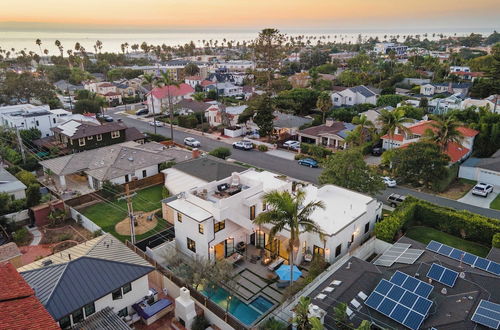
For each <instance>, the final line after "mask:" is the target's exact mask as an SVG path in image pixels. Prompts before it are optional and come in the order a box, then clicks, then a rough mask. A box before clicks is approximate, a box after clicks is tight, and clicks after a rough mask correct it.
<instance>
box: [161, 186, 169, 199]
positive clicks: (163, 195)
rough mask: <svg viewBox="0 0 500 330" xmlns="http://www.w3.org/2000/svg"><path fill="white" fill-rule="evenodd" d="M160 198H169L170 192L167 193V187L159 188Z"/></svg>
mask: <svg viewBox="0 0 500 330" xmlns="http://www.w3.org/2000/svg"><path fill="white" fill-rule="evenodd" d="M161 196H162V197H163V198H167V197H169V196H170V191H168V189H167V187H165V186H163V187H161Z"/></svg>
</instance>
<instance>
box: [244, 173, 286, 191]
mask: <svg viewBox="0 0 500 330" xmlns="http://www.w3.org/2000/svg"><path fill="white" fill-rule="evenodd" d="M240 176H242V177H244V178H247V179H250V180H255V181H259V182H262V188H263V190H264V192H269V191H272V190H280V189H282V188H283V187H285V186H286V185H288V184H289V183H288V182H287V181H284V180H281V179H278V177H279V175H278V174H276V173H272V172H268V171H262V172H258V171H256V170H253V169H251V170H248V171H245V172H243V173H241V174H240Z"/></svg>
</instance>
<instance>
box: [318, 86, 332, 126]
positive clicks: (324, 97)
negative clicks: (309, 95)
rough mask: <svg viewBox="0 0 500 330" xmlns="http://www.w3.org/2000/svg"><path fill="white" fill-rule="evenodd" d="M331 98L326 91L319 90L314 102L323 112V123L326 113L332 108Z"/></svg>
mask: <svg viewBox="0 0 500 330" xmlns="http://www.w3.org/2000/svg"><path fill="white" fill-rule="evenodd" d="M332 106H333V104H332V98H331V97H330V94H329V93H328V92H321V94H319V96H318V101H317V102H316V107H317V108H318V109H319V110H321V112H322V113H323V123H325V117H326V113H327V112H328V111H329V110H330V109H331V108H332Z"/></svg>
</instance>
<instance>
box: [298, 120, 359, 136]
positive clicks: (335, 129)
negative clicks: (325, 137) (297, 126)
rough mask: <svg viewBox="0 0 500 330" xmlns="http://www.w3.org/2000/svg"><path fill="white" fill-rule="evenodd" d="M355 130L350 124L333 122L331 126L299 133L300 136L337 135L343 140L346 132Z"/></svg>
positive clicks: (317, 127) (311, 128)
mask: <svg viewBox="0 0 500 330" xmlns="http://www.w3.org/2000/svg"><path fill="white" fill-rule="evenodd" d="M354 128H356V125H353V124H351V123H344V122H342V121H335V122H333V124H332V125H330V126H328V125H325V124H323V125H319V126H313V127H309V128H306V129H303V130H301V131H299V133H301V134H306V135H313V136H320V135H322V134H337V135H339V136H341V137H343V138H345V137H346V136H347V134H348V132H350V131H352V130H353V129H354Z"/></svg>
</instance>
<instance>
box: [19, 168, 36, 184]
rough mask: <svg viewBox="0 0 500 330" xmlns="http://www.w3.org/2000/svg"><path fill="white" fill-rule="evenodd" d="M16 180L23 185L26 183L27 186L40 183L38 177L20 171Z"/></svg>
mask: <svg viewBox="0 0 500 330" xmlns="http://www.w3.org/2000/svg"><path fill="white" fill-rule="evenodd" d="M16 178H18V179H19V181H21V182H22V183H24V184H25V185H26V186H29V185H30V184H35V183H38V181H37V180H36V176H35V175H34V174H33V173H31V172H28V171H24V170H23V171H20V172H18V173H17V174H16Z"/></svg>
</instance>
